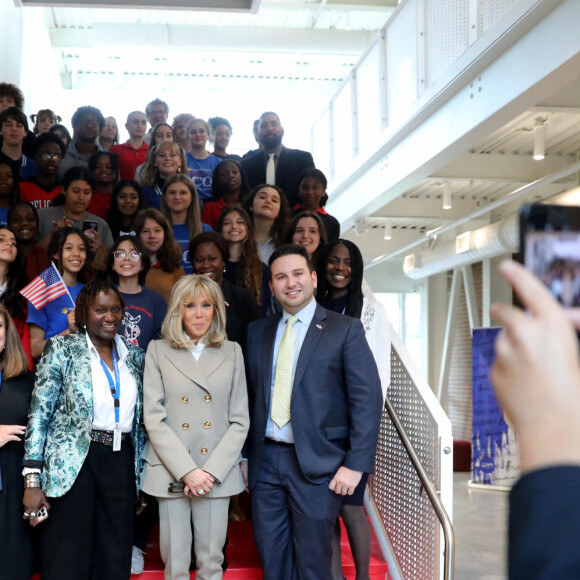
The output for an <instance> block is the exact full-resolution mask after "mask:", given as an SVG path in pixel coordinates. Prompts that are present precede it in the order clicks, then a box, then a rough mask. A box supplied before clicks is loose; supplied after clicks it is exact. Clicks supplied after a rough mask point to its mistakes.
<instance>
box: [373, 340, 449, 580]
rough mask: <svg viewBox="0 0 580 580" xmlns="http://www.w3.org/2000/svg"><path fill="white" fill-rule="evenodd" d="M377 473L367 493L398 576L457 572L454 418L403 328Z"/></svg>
mask: <svg viewBox="0 0 580 580" xmlns="http://www.w3.org/2000/svg"><path fill="white" fill-rule="evenodd" d="M391 336H392V345H391V384H390V386H389V389H388V392H387V400H386V401H385V406H384V409H383V418H382V423H381V430H380V435H379V442H378V446H377V456H376V468H375V475H374V476H372V478H371V479H370V480H369V481H370V483H369V488H368V491H369V492H370V497H369V495H367V496H366V497H365V507H366V508H367V513H369V516H370V520H371V523H372V525H373V528H374V531H375V535H376V536H377V538H378V540H379V544H380V547H381V550H382V553H383V557H384V558H385V560H386V561H387V563H388V565H389V575H390V577H392V578H393V579H394V580H398V579H401V580H434V579H437V578H440V579H444V580H452V578H453V573H454V553H455V539H454V534H453V526H452V524H451V517H452V512H453V438H452V435H451V423H450V421H449V419H448V417H447V416H446V415H445V413H444V411H443V409H442V408H441V406H440V405H439V402H438V401H437V399H436V397H435V395H434V393H433V391H432V390H431V388H430V387H429V385H428V384H427V383H426V382H425V381H424V380H423V379H422V378H421V374H420V373H419V372H418V371H417V369H416V368H415V366H414V363H413V362H412V360H411V357H410V355H409V353H408V351H407V349H406V347H405V346H404V344H403V343H402V341H401V340H400V338H399V337H398V335H397V334H396V333H395V332H392V333H391Z"/></svg>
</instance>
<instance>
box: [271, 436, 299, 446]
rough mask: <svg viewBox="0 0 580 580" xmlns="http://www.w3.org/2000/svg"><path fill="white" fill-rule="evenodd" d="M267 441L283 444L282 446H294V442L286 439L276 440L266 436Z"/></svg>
mask: <svg viewBox="0 0 580 580" xmlns="http://www.w3.org/2000/svg"><path fill="white" fill-rule="evenodd" d="M266 443H272V444H273V445H282V447H294V443H288V442H286V441H276V439H269V438H268V437H266Z"/></svg>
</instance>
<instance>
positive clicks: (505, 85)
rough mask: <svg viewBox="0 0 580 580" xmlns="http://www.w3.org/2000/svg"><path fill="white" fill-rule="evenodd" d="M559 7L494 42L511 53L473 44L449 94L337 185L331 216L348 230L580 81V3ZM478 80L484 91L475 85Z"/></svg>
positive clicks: (430, 103) (425, 106)
mask: <svg viewBox="0 0 580 580" xmlns="http://www.w3.org/2000/svg"><path fill="white" fill-rule="evenodd" d="M551 4H554V3H551ZM555 4H557V5H556V7H555V8H554V9H553V10H552V11H551V12H550V11H548V13H547V14H546V13H545V12H544V10H543V8H545V6H542V5H540V8H539V10H540V12H538V13H537V14H536V13H533V14H532V15H529V14H527V15H526V16H524V17H523V20H522V21H521V22H520V23H519V24H521V26H522V27H523V28H524V29H527V30H523V31H522V30H516V29H517V27H515V26H512V27H511V28H509V29H507V31H506V28H505V27H504V28H503V34H505V38H502V39H501V42H500V39H499V38H498V39H496V40H495V42H494V46H495V47H497V46H498V45H499V44H501V43H503V46H504V49H503V52H501V51H499V50H498V52H496V53H495V54H494V51H493V50H492V51H491V52H490V53H489V52H486V51H484V52H480V53H479V54H477V51H483V50H484V48H485V47H484V46H483V43H482V44H481V45H479V46H476V45H478V44H479V43H476V45H473V46H472V47H470V49H468V50H467V51H466V52H465V53H464V54H463V55H462V57H460V59H458V61H457V62H456V63H455V64H454V65H452V67H451V69H450V70H449V71H447V73H445V75H444V76H446V78H447V79H450V80H449V82H448V83H446V84H443V83H442V85H443V86H446V87H447V88H446V90H445V91H443V92H442V93H440V94H437V95H431V96H430V100H427V99H425V102H423V103H420V101H419V102H418V103H417V104H416V106H417V110H416V111H414V112H413V113H412V116H411V117H410V118H409V119H408V120H407V122H406V123H404V124H402V125H400V126H399V127H397V129H391V131H390V132H389V128H387V129H386V132H385V140H384V141H383V144H382V145H381V146H380V147H379V148H378V149H377V150H376V151H375V153H373V154H372V155H371V156H369V157H367V158H365V159H362V160H360V162H358V163H357V164H356V165H355V167H354V168H353V171H352V173H351V175H350V176H349V177H348V178H346V179H345V180H343V181H342V182H337V183H331V190H332V191H333V199H331V201H330V202H329V206H328V211H329V212H330V213H331V214H332V215H334V216H335V217H337V219H338V220H339V221H340V222H341V224H342V225H343V227H349V226H351V225H352V224H353V223H354V221H355V220H356V219H357V218H359V217H363V216H365V215H371V214H373V213H374V212H376V211H378V210H379V209H380V208H381V207H383V206H384V205H386V204H387V203H389V202H390V201H392V200H393V199H395V198H397V197H398V196H399V195H401V194H402V193H404V192H405V191H407V190H408V189H409V188H410V187H412V186H413V185H415V184H417V183H418V182H419V181H421V180H422V179H425V178H426V177H428V176H430V175H431V174H432V173H433V172H435V171H439V170H440V169H441V168H442V167H444V166H446V165H447V164H449V163H451V162H452V161H453V160H454V159H455V158H456V157H457V156H458V155H462V154H463V153H464V152H465V151H467V150H469V149H470V148H471V147H474V146H475V145H476V144H477V143H480V142H481V140H482V139H484V138H485V137H486V136H488V135H489V134H490V133H492V132H493V131H496V130H498V129H499V128H500V127H502V126H503V125H505V124H506V123H507V122H509V121H510V120H512V119H513V118H514V117H515V116H517V115H519V114H521V113H522V112H524V111H526V110H528V109H529V108H530V107H532V106H534V105H536V104H537V103H539V102H541V101H542V99H544V100H547V99H548V97H549V95H550V94H552V93H553V92H554V91H557V90H559V89H561V88H562V87H564V86H565V85H566V84H568V83H569V82H570V80H571V79H574V78H576V77H577V76H578V74H579V73H578V71H579V70H580V36H579V35H578V34H577V30H576V24H577V22H579V21H580V2H577V1H576V0H564V1H563V2H561V3H555ZM518 6H519V5H516V8H517V7H518ZM522 9H523V6H522ZM528 16H530V20H526V18H527V17H528ZM510 35H514V37H515V38H513V39H511V42H510V38H509V37H510ZM480 40H483V37H482V39H480ZM486 40H488V41H490V40H491V39H490V37H487V38H486ZM490 50H491V49H490ZM491 56H493V58H491ZM474 75H476V77H475V78H477V81H475V78H474ZM474 81H475V82H477V84H478V86H479V87H480V89H481V90H478V91H475V90H473V89H472V88H471V86H470V83H472V82H474ZM446 92H447V94H445V93H446Z"/></svg>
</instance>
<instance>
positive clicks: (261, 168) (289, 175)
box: [241, 147, 314, 208]
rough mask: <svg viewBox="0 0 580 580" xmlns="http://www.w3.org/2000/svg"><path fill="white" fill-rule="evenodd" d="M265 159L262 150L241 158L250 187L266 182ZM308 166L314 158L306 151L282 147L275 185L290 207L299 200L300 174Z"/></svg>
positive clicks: (312, 163) (312, 164) (311, 165)
mask: <svg viewBox="0 0 580 580" xmlns="http://www.w3.org/2000/svg"><path fill="white" fill-rule="evenodd" d="M266 159H267V156H266V154H265V153H264V152H263V151H257V152H256V153H253V154H252V155H249V156H248V157H244V158H243V159H242V161H241V164H242V167H243V168H244V170H245V171H246V175H247V177H248V183H249V185H250V188H252V187H256V186H257V185H261V184H262V183H266ZM308 167H314V160H313V159H312V155H311V154H310V153H308V151H301V150H300V149H288V148H287V147H282V152H281V153H280V158H279V159H278V164H277V167H276V185H277V186H278V187H281V188H282V189H283V190H284V193H285V194H286V197H287V198H288V202H289V203H290V207H291V208H292V207H294V206H295V205H296V204H297V203H298V202H299V201H300V198H299V196H298V191H299V189H300V175H301V174H302V172H303V171H304V170H305V169H307V168H308Z"/></svg>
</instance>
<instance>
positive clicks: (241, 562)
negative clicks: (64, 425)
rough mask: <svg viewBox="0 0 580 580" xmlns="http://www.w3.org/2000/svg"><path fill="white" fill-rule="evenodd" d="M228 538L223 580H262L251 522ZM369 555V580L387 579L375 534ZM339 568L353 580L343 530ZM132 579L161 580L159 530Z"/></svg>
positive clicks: (232, 529) (235, 525)
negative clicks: (138, 573) (138, 572)
mask: <svg viewBox="0 0 580 580" xmlns="http://www.w3.org/2000/svg"><path fill="white" fill-rule="evenodd" d="M228 536H229V538H230V543H229V545H228V549H227V557H228V563H229V567H228V569H227V571H226V573H225V574H224V580H261V578H262V570H261V568H260V563H259V561H258V554H257V552H256V547H255V546H254V534H253V532H252V522H251V521H250V520H247V521H243V522H230V524H229V529H228ZM372 554H373V555H372V556H371V570H370V580H385V578H387V565H386V563H385V562H384V561H383V559H382V557H381V555H380V550H379V548H378V544H377V540H376V538H375V536H374V534H373V536H372ZM342 564H343V571H344V577H345V578H346V580H355V576H356V574H355V568H354V562H353V560H352V554H351V551H350V546H349V544H348V538H347V535H346V530H345V529H344V526H343V528H342ZM131 578H132V579H133V578H134V579H135V580H163V562H162V561H161V555H160V553H159V528H157V527H155V528H154V529H153V530H152V532H151V537H150V539H149V544H148V546H147V554H146V556H145V571H144V572H143V574H140V575H138V576H131ZM191 578H192V579H193V578H195V572H192V573H191ZM33 580H40V575H39V574H36V575H35V576H34V577H33Z"/></svg>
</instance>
